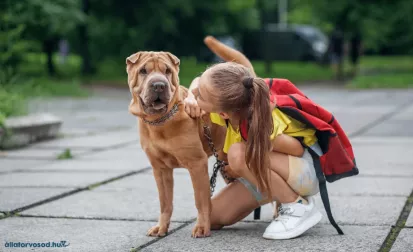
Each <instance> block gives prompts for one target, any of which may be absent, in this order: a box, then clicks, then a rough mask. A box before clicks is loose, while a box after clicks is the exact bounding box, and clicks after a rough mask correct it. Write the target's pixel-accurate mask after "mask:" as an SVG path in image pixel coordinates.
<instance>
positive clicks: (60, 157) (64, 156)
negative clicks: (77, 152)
mask: <svg viewBox="0 0 413 252" xmlns="http://www.w3.org/2000/svg"><path fill="white" fill-rule="evenodd" d="M56 158H57V159H58V160H65V159H72V158H73V155H72V152H71V151H70V149H65V150H64V151H63V152H62V153H60V154H59V155H57V157H56Z"/></svg>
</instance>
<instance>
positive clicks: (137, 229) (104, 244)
mask: <svg viewBox="0 0 413 252" xmlns="http://www.w3.org/2000/svg"><path fill="white" fill-rule="evenodd" d="M1 222H2V223H1V224H2V225H0V244H1V248H0V250H1V251H4V252H14V251H29V250H30V251H52V252H58V251H73V252H79V251H88V252H101V251H130V249H131V248H133V247H135V248H136V247H139V246H141V245H143V244H145V243H147V242H149V241H151V240H153V239H154V238H152V237H147V236H146V231H147V230H148V229H149V228H150V227H152V226H153V225H156V223H155V222H140V221H113V220H111V221H105V220H76V219H46V218H7V219H5V220H1ZM179 225H181V224H176V223H171V229H173V228H176V227H178V226H179ZM60 241H66V244H69V246H67V247H65V248H47V249H45V248H33V249H30V248H24V249H22V248H20V249H19V248H5V247H4V246H5V243H6V242H22V243H23V242H36V243H37V242H40V243H43V242H45V243H48V242H50V243H51V244H52V243H53V242H56V243H60Z"/></svg>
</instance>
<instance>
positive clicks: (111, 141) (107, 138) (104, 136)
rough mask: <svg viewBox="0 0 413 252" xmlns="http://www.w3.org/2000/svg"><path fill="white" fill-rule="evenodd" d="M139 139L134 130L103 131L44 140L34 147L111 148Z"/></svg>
mask: <svg viewBox="0 0 413 252" xmlns="http://www.w3.org/2000/svg"><path fill="white" fill-rule="evenodd" d="M135 141H136V142H137V141H138V133H137V132H136V131H132V130H126V131H118V132H110V133H101V134H97V135H92V136H84V137H73V138H63V139H58V140H53V141H44V142H42V143H38V144H35V145H33V147H34V148H109V147H113V146H118V145H122V144H129V143H133V142H135Z"/></svg>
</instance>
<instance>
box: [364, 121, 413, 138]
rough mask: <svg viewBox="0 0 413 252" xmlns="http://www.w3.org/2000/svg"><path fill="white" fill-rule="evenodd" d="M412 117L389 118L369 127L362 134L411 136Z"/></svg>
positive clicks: (412, 131)
mask: <svg viewBox="0 0 413 252" xmlns="http://www.w3.org/2000/svg"><path fill="white" fill-rule="evenodd" d="M412 124H413V119H412V118H410V120H407V119H404V120H400V119H394V118H391V119H390V120H387V121H385V122H382V123H380V124H377V125H375V126H374V127H372V128H371V129H369V130H368V131H367V132H366V133H364V135H366V136H383V135H386V136H388V137H389V136H398V137H400V136H406V137H413V128H412V127H411V125H412Z"/></svg>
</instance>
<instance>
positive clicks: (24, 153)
mask: <svg viewBox="0 0 413 252" xmlns="http://www.w3.org/2000/svg"><path fill="white" fill-rule="evenodd" d="M64 151H65V149H39V148H37V147H28V148H24V149H19V150H10V151H4V152H2V155H1V156H2V157H3V158H12V159H47V160H56V159H57V157H58V155H59V154H61V153H63V152H64ZM88 151H89V150H87V149H83V150H82V149H73V150H70V152H71V154H72V156H73V157H74V158H77V157H78V156H79V155H81V154H84V153H87V152H88Z"/></svg>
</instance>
